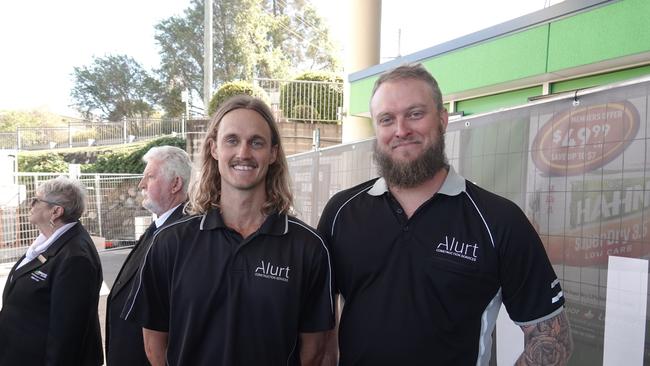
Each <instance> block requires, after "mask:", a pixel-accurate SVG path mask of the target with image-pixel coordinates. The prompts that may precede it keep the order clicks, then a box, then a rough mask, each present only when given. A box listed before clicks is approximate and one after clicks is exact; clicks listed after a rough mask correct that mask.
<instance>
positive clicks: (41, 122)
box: [0, 109, 68, 132]
mask: <svg viewBox="0 0 650 366" xmlns="http://www.w3.org/2000/svg"><path fill="white" fill-rule="evenodd" d="M67 125H68V121H67V120H66V119H64V118H61V116H59V115H56V114H54V113H49V112H46V111H42V110H37V109H35V110H29V111H0V132H16V128H18V127H41V128H42V127H61V126H67Z"/></svg>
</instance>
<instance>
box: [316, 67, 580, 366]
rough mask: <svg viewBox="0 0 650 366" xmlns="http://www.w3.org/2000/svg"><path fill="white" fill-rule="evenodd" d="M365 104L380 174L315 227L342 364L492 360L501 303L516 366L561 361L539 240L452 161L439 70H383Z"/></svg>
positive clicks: (559, 310) (551, 285)
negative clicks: (518, 350) (333, 295)
mask: <svg viewBox="0 0 650 366" xmlns="http://www.w3.org/2000/svg"><path fill="white" fill-rule="evenodd" d="M370 112H371V115H372V119H373V125H374V128H375V133H376V137H377V140H376V144H375V153H374V158H375V161H376V162H377V165H378V166H379V175H380V178H378V179H373V180H371V181H368V182H365V183H363V184H360V185H358V186H356V187H353V188H350V189H347V190H344V191H342V192H339V193H338V194H336V195H335V196H334V197H332V199H331V200H330V201H329V202H328V204H327V206H326V207H325V209H324V211H323V214H322V216H321V220H320V223H319V226H318V229H319V232H321V233H322V234H323V235H324V236H325V237H326V239H327V242H328V243H329V244H328V245H329V248H330V253H331V254H332V262H333V269H334V278H335V290H336V291H337V292H338V293H339V294H340V295H341V300H342V301H341V303H343V307H342V315H341V318H340V319H341V320H340V326H339V327H338V331H339V334H338V350H339V351H340V360H339V365H344V366H348V365H374V366H377V365H487V364H488V363H489V361H490V351H491V348H492V347H491V340H492V338H491V337H492V331H493V330H494V326H495V323H496V317H497V314H498V312H499V308H500V306H501V304H502V303H503V304H505V306H506V309H507V310H508V313H509V315H510V317H511V318H512V320H514V321H515V323H517V324H518V325H519V326H520V327H521V328H522V330H523V331H524V335H525V350H524V352H523V354H522V355H521V357H520V358H519V360H518V364H522V365H523V364H525V365H529V364H550V362H553V364H564V363H566V361H567V359H568V358H569V356H570V354H571V349H572V341H571V337H570V332H569V325H568V322H567V318H566V316H565V314H564V312H563V308H564V306H563V305H564V298H563V296H562V290H561V288H560V284H559V281H558V279H557V276H556V275H555V273H554V271H553V268H552V267H551V264H550V262H549V260H548V257H547V256H546V252H545V250H544V247H543V245H542V242H541V241H540V238H539V236H538V234H537V233H536V232H535V230H534V228H533V227H532V226H531V224H530V223H529V221H528V220H527V218H526V216H525V215H524V213H523V212H522V211H521V210H520V209H519V208H518V207H517V206H516V205H515V204H514V203H512V202H510V201H508V200H506V199H505V198H502V197H499V196H497V195H495V194H493V193H490V192H488V191H486V190H484V189H481V188H480V187H478V186H476V185H475V184H473V183H472V182H470V181H468V180H466V179H465V178H463V177H461V176H460V175H458V174H457V173H456V172H455V171H454V169H453V167H451V166H449V164H448V163H447V159H446V157H445V153H444V149H445V144H444V141H445V140H444V134H445V130H446V128H447V123H448V115H447V111H446V110H445V109H444V107H443V104H442V96H441V92H440V89H439V87H438V84H437V82H436V81H435V79H434V78H433V77H432V76H431V75H430V74H429V73H428V72H427V71H426V70H425V69H424V68H423V67H422V66H421V65H405V66H400V67H398V68H396V69H394V70H392V71H390V72H388V73H386V74H384V75H382V76H381V77H380V78H379V79H378V80H377V82H376V84H375V87H374V89H373V93H372V98H371V101H370ZM335 333H336V332H334V334H335ZM332 338H334V341H331V342H329V344H330V349H329V353H328V354H329V356H330V357H331V358H328V360H331V361H332V363H333V362H334V361H336V356H335V355H336V354H337V352H336V351H337V347H336V346H337V342H336V337H335V335H333V336H332ZM540 344H543V345H544V346H542V347H540V346H539V345H540Z"/></svg>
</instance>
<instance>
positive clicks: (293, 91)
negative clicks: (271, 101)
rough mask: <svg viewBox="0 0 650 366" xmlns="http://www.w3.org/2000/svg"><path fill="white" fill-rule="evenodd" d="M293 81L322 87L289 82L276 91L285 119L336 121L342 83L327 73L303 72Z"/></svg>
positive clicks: (339, 79)
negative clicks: (278, 92) (278, 93)
mask: <svg viewBox="0 0 650 366" xmlns="http://www.w3.org/2000/svg"><path fill="white" fill-rule="evenodd" d="M294 80H296V81H316V82H322V83H302V82H289V83H287V84H285V85H283V86H282V87H281V89H280V105H281V106H282V109H283V110H284V114H285V117H287V118H288V119H291V120H295V121H312V122H313V120H323V121H324V122H334V121H337V120H338V115H337V113H338V109H339V107H342V106H343V79H342V78H341V77H340V76H338V75H336V74H333V73H328V72H305V73H302V74H300V75H299V76H297V77H296V78H295V79H294Z"/></svg>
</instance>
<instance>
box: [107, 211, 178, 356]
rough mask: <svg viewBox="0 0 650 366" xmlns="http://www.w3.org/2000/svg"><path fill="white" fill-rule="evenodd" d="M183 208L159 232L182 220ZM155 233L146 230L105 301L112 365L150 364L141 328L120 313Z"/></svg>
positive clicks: (170, 217) (109, 353)
mask: <svg viewBox="0 0 650 366" xmlns="http://www.w3.org/2000/svg"><path fill="white" fill-rule="evenodd" d="M184 206H185V205H184V204H183V205H180V206H179V207H177V208H176V210H174V212H172V214H171V215H170V216H169V217H168V218H167V220H166V221H165V223H164V224H163V225H162V226H161V227H159V228H158V229H157V230H160V229H161V228H162V227H165V226H167V225H169V224H171V223H173V222H174V221H176V220H178V219H180V218H181V217H182V216H183V207H184ZM157 230H156V231H157ZM153 234H154V232H153V231H150V230H147V231H146V232H145V233H144V234H142V236H141V237H140V239H138V242H137V243H136V244H135V247H134V248H133V250H132V251H131V253H129V256H128V257H126V260H125V261H124V264H123V265H122V268H121V269H120V272H119V273H118V274H117V277H116V278H115V284H113V288H112V289H111V292H110V294H108V298H107V299H106V364H107V365H109V366H131V365H148V364H149V362H148V360H147V356H146V354H145V352H144V343H143V340H142V328H141V327H140V326H138V325H137V324H135V323H131V322H128V321H126V320H123V319H121V318H120V313H121V312H122V308H123V307H124V304H125V303H126V299H127V298H128V296H129V292H130V290H131V286H132V283H133V278H134V277H135V274H136V272H137V270H138V268H140V263H141V262H142V260H143V259H144V255H145V253H146V251H147V248H148V247H149V244H150V243H151V239H152V238H153Z"/></svg>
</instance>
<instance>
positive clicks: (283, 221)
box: [200, 208, 289, 235]
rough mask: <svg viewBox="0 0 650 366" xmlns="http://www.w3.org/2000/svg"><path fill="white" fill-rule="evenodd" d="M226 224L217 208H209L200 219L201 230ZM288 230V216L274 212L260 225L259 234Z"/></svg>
mask: <svg viewBox="0 0 650 366" xmlns="http://www.w3.org/2000/svg"><path fill="white" fill-rule="evenodd" d="M225 228H227V226H226V224H225V223H224V222H223V216H221V212H219V209H218V208H212V209H210V210H209V211H208V212H207V213H206V214H205V215H203V218H202V219H201V226H200V229H201V230H215V229H225ZM288 231H289V217H288V216H287V215H286V214H278V213H274V214H271V215H269V216H268V217H267V218H266V220H264V223H263V224H262V227H260V230H259V232H260V234H268V235H284V234H286V233H287V232H288Z"/></svg>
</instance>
